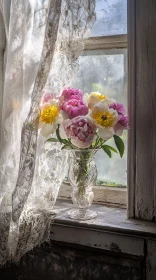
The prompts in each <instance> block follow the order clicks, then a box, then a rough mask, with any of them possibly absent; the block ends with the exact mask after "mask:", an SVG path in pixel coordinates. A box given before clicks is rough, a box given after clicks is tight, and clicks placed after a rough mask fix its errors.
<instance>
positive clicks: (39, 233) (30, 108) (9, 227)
mask: <svg viewBox="0 0 156 280" xmlns="http://www.w3.org/2000/svg"><path fill="white" fill-rule="evenodd" d="M94 2H95V0H51V1H48V0H25V1H22V0H14V1H11V6H10V12H6V10H5V9H4V1H2V0H1V2H0V3H1V10H2V13H3V19H4V22H5V29H6V37H7V49H6V67H5V81H4V94H3V108H2V125H1V135H2V137H1V143H0V147H1V150H0V166H1V170H0V213H1V214H0V219H1V221H0V240H1V245H0V264H4V263H5V262H6V261H7V260H13V261H18V260H19V259H20V257H21V256H22V255H23V254H25V253H26V252H27V251H28V250H30V249H32V248H33V247H34V246H36V245H39V244H40V243H42V242H44V241H45V240H46V239H47V238H48V236H49V232H50V224H51V221H52V220H53V218H54V213H53V212H52V207H53V205H54V203H55V201H56V198H57V194H58V190H59V187H60V184H61V182H62V180H63V177H64V175H65V172H66V167H67V157H68V155H67V154H66V152H63V151H61V150H60V146H59V145H57V146H56V145H52V144H45V139H43V138H42V137H41V135H40V134H39V129H38V121H39V113H40V111H39V104H40V99H41V97H42V94H43V92H45V91H48V92H52V93H55V94H56V96H59V95H60V93H61V91H62V89H63V88H64V87H67V86H72V80H73V78H74V74H75V72H76V71H78V57H79V55H80V54H81V52H82V50H83V39H84V38H87V37H88V36H89V30H90V28H91V26H92V24H93V22H94V19H95V14H94V8H95V3H94ZM9 15H10V16H9Z"/></svg>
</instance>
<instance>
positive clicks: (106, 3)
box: [91, 0, 127, 37]
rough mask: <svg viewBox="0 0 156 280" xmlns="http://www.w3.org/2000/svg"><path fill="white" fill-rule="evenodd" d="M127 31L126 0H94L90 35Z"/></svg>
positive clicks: (105, 34)
mask: <svg viewBox="0 0 156 280" xmlns="http://www.w3.org/2000/svg"><path fill="white" fill-rule="evenodd" d="M126 33H127V0H96V22H95V24H94V26H93V29H92V32H91V37H97V36H107V35H117V34H126Z"/></svg>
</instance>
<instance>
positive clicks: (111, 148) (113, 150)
mask: <svg viewBox="0 0 156 280" xmlns="http://www.w3.org/2000/svg"><path fill="white" fill-rule="evenodd" d="M103 146H105V147H107V148H108V149H109V150H111V151H112V152H114V153H117V154H118V151H117V150H116V149H115V148H113V147H111V146H109V145H103Z"/></svg>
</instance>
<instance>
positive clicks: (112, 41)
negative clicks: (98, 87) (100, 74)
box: [59, 34, 127, 208]
mask: <svg viewBox="0 0 156 280" xmlns="http://www.w3.org/2000/svg"><path fill="white" fill-rule="evenodd" d="M113 49H117V50H120V49H127V35H125V34H120V35H113V36H101V37H92V38H89V39H87V40H85V41H84V51H90V50H113ZM93 192H94V203H97V204H105V205H109V206H110V205H111V206H116V207H120V208H125V207H127V188H126V187H121V188H120V187H106V186H98V185H96V186H93ZM59 199H71V186H70V185H69V184H66V183H63V184H62V186H61V188H60V191H59Z"/></svg>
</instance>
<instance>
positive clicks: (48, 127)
mask: <svg viewBox="0 0 156 280" xmlns="http://www.w3.org/2000/svg"><path fill="white" fill-rule="evenodd" d="M54 131H55V129H54V127H53V124H45V123H43V125H41V130H40V133H41V135H42V136H44V137H48V136H49V135H50V134H53V133H54Z"/></svg>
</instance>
